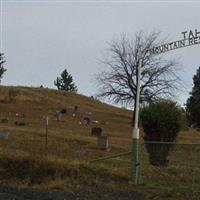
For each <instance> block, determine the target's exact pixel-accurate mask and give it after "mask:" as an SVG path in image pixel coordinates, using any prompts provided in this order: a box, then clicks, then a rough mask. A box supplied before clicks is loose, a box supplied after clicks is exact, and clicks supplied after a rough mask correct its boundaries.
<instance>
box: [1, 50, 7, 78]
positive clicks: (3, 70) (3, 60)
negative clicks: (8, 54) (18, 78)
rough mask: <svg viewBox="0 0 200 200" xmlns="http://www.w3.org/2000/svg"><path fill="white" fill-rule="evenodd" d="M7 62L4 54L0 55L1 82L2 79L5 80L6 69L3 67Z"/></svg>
mask: <svg viewBox="0 0 200 200" xmlns="http://www.w3.org/2000/svg"><path fill="white" fill-rule="evenodd" d="M5 62H6V60H5V58H4V54H3V53H0V82H1V79H2V78H3V74H4V73H5V71H6V69H5V68H4V66H3V65H4V63H5Z"/></svg>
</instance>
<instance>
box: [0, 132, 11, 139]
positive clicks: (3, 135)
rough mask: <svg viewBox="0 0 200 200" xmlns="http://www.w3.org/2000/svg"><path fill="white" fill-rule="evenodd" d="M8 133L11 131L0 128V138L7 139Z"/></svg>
mask: <svg viewBox="0 0 200 200" xmlns="http://www.w3.org/2000/svg"><path fill="white" fill-rule="evenodd" d="M8 135H9V133H8V132H6V131H4V130H0V140H7V139H8Z"/></svg>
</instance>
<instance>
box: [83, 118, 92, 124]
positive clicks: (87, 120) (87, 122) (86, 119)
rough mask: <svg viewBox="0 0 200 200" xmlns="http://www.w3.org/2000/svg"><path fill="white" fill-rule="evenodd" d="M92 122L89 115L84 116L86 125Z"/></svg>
mask: <svg viewBox="0 0 200 200" xmlns="http://www.w3.org/2000/svg"><path fill="white" fill-rule="evenodd" d="M90 122H91V119H90V118H89V117H84V118H83V123H84V124H85V125H89V124H90Z"/></svg>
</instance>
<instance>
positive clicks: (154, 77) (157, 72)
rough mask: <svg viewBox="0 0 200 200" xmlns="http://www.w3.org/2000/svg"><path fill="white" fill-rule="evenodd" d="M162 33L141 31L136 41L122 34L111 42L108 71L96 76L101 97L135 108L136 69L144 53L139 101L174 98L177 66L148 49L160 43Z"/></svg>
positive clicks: (108, 54)
mask: <svg viewBox="0 0 200 200" xmlns="http://www.w3.org/2000/svg"><path fill="white" fill-rule="evenodd" d="M158 37H159V33H156V32H151V33H150V34H148V35H145V34H144V33H143V32H140V33H138V34H136V35H135V37H134V39H133V40H131V39H129V38H128V37H127V36H126V35H123V36H122V37H121V38H120V39H119V40H114V41H112V42H111V43H110V45H109V49H108V51H107V52H106V53H107V54H106V57H105V58H104V60H103V61H102V62H103V64H105V65H106V66H107V67H108V68H107V70H105V71H102V72H100V73H99V74H98V75H97V81H98V85H99V94H98V97H103V98H107V99H109V100H111V101H113V102H114V103H121V104H125V105H131V106H133V105H134V103H135V99H136V89H137V87H136V83H137V68H138V65H139V60H140V58H141V57H140V55H141V52H143V59H142V72H141V88H140V102H149V101H151V100H157V99H162V98H169V97H172V96H173V94H174V91H176V89H178V87H177V86H178V84H177V83H178V82H179V77H178V76H177V69H178V68H177V66H178V63H177V62H176V61H172V60H170V61H169V60H165V59H164V57H163V56H160V55H153V54H151V53H150V51H149V49H151V48H152V47H155V46H157V45H159V44H160V42H159V43H158V42H157V40H158Z"/></svg>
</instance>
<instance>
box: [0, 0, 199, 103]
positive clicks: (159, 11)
mask: <svg viewBox="0 0 200 200" xmlns="http://www.w3.org/2000/svg"><path fill="white" fill-rule="evenodd" d="M0 16H1V26H0V27H1V52H4V53H5V56H6V60H7V62H6V64H5V67H6V68H7V69H8V71H7V72H6V74H5V77H4V78H3V80H2V84H3V85H26V86H40V85H44V86H45V87H50V88H54V85H53V81H54V80H55V79H56V77H57V76H58V75H59V74H60V73H61V71H62V70H63V69H65V68H67V70H68V71H69V73H71V74H72V76H73V77H74V80H75V83H76V85H77V86H78V89H79V93H82V94H85V95H94V94H95V93H96V92H97V91H96V87H95V84H94V82H95V81H94V78H93V75H94V74H96V73H98V71H99V70H100V68H101V67H102V66H101V64H100V62H99V59H100V58H101V54H102V51H103V50H104V49H106V48H107V47H108V46H107V43H108V42H110V41H111V40H112V39H113V38H115V37H118V36H120V34H122V33H127V34H128V35H129V36H133V35H134V34H135V33H136V32H138V31H140V30H144V31H148V32H149V31H152V30H159V31H161V32H162V36H163V37H167V38H168V39H167V40H168V41H175V40H179V39H182V37H183V36H182V34H181V32H182V31H186V30H194V29H198V30H199V31H200V22H199V19H200V1H199V2H198V1H193V2H192V1H187V2H186V1H182V2H181V1H141V2H139V1H137V2H136V1H74V2H72V1H71V2H70V1H45V0H44V1H28V0H26V1H17V0H15V1H9V0H1V15H0ZM168 41H167V42H168ZM169 56H170V57H171V58H179V60H180V62H181V67H182V68H183V70H184V71H183V72H182V73H181V77H182V79H183V80H184V84H185V90H184V92H181V93H180V94H179V95H178V97H177V100H178V101H179V102H180V103H181V104H183V103H184V102H185V101H186V99H187V97H188V92H189V91H190V90H191V88H192V77H193V75H194V74H195V73H196V70H197V68H198V66H200V45H196V46H192V47H188V48H183V49H179V50H176V51H172V52H171V53H170V54H169Z"/></svg>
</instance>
